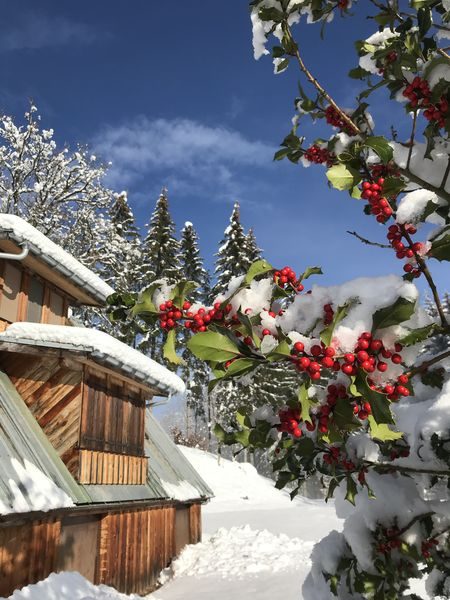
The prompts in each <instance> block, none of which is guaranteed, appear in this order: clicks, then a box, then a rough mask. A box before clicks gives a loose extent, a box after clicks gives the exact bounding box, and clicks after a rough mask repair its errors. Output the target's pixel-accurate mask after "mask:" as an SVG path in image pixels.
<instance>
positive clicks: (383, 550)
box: [377, 527, 402, 554]
mask: <svg viewBox="0 0 450 600" xmlns="http://www.w3.org/2000/svg"><path fill="white" fill-rule="evenodd" d="M399 535H400V530H399V529H398V528H397V527H392V528H390V529H382V532H381V537H382V541H381V542H380V543H379V544H378V546H377V552H378V553H379V554H389V553H390V552H391V550H395V549H396V548H400V546H401V545H402V540H401V539H400V538H399V537H398V536H399Z"/></svg>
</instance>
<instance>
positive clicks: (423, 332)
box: [398, 323, 438, 346]
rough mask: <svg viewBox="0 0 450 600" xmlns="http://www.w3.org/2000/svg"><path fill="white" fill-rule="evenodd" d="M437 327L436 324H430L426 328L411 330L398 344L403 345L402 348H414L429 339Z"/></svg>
mask: <svg viewBox="0 0 450 600" xmlns="http://www.w3.org/2000/svg"><path fill="white" fill-rule="evenodd" d="M437 327H438V325H437V324H436V323H430V324H429V325H425V327H419V328H418V329H411V330H410V331H409V333H407V334H406V335H404V336H403V337H402V338H400V339H399V340H398V342H399V343H400V344H402V346H413V345H414V344H417V343H418V342H423V341H424V340H426V339H427V338H429V337H430V335H431V334H432V333H433V332H434V331H435V329H436V328H437Z"/></svg>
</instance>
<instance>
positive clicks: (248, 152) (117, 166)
mask: <svg viewBox="0 0 450 600" xmlns="http://www.w3.org/2000/svg"><path fill="white" fill-rule="evenodd" d="M93 146H94V148H95V150H96V153H97V154H99V155H101V156H102V158H103V159H104V160H108V161H111V162H112V166H111V170H110V174H109V180H110V184H111V185H112V186H115V187H123V186H133V185H138V184H139V183H140V182H142V181H143V180H145V179H148V178H149V177H150V178H154V177H155V176H157V177H158V179H159V182H160V185H167V186H168V187H169V188H170V189H171V190H172V191H174V192H178V193H182V194H186V195H191V194H197V195H200V196H209V197H211V195H212V196H213V197H214V199H216V200H217V199H218V200H221V199H228V200H229V199H230V195H232V196H234V197H239V196H242V194H244V193H245V189H246V187H247V186H248V185H250V184H251V181H252V179H253V180H254V177H255V170H258V171H259V170H260V169H261V167H268V166H269V165H270V163H271V160H272V156H273V150H274V149H273V148H272V147H271V146H269V145H267V144H265V143H264V142H261V141H258V140H249V139H247V138H246V137H245V136H243V135H242V134H241V133H239V132H238V131H235V130H232V129H227V128H224V127H213V126H208V125H204V124H202V123H199V122H198V121H193V120H190V119H172V120H169V119H155V120H151V119H148V118H146V117H139V118H136V119H134V120H132V121H130V122H127V123H125V124H122V125H120V126H117V127H105V128H103V129H102V130H101V131H100V132H99V133H98V134H97V135H96V137H95V139H94V141H93Z"/></svg>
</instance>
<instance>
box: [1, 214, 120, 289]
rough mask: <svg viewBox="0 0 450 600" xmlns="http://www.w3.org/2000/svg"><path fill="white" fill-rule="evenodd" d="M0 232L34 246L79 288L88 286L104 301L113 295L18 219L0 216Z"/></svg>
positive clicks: (43, 237) (93, 275)
mask: <svg viewBox="0 0 450 600" xmlns="http://www.w3.org/2000/svg"><path fill="white" fill-rule="evenodd" d="M0 230H3V231H6V232H11V233H12V235H13V237H14V239H15V240H17V241H18V242H19V243H21V242H28V243H29V244H32V245H34V246H35V247H36V248H37V249H38V251H39V252H40V253H42V254H43V255H44V256H45V257H48V258H50V259H52V260H53V261H54V262H56V263H57V264H58V265H60V266H61V267H63V269H64V270H66V271H68V276H71V277H75V278H78V279H79V280H80V283H79V287H83V286H90V287H91V288H93V290H94V291H95V292H96V293H97V294H98V295H99V296H100V297H102V298H103V299H104V300H106V298H107V297H108V296H110V295H111V294H113V293H114V290H113V288H112V287H110V286H109V285H108V284H107V283H105V282H104V281H103V279H101V278H100V277H98V275H96V274H95V273H93V272H92V271H91V270H90V269H88V268H87V267H85V266H84V265H82V264H81V263H80V262H79V261H78V260H77V259H76V258H74V257H73V256H72V255H71V254H69V253H68V252H66V251H65V250H63V249H62V248H61V247H60V246H58V245H57V244H55V243H54V242H52V241H51V240H50V239H49V238H48V237H47V236H45V235H44V234H43V233H41V232H40V231H38V230H37V229H36V228H35V227H33V226H32V225H30V224H29V223H27V222H26V221H24V220H23V219H21V218H20V217H17V216H16V215H8V214H5V213H2V214H0Z"/></svg>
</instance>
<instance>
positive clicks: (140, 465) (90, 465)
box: [78, 450, 148, 485]
mask: <svg viewBox="0 0 450 600" xmlns="http://www.w3.org/2000/svg"><path fill="white" fill-rule="evenodd" d="M79 464H80V470H79V477H78V481H79V482H80V483H86V484H89V483H94V484H95V483H102V484H109V485H111V484H116V485H125V484H127V485H144V484H145V483H146V481H147V469H148V458H147V457H146V456H128V455H126V454H113V453H112V452H96V451H95V450H80V451H79Z"/></svg>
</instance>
